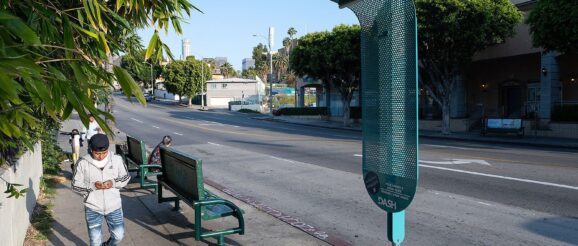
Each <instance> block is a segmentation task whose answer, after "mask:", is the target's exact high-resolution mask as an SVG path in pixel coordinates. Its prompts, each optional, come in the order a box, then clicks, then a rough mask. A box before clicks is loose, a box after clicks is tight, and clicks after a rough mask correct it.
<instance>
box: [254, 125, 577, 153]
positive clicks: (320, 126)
mask: <svg viewBox="0 0 578 246" xmlns="http://www.w3.org/2000/svg"><path fill="white" fill-rule="evenodd" d="M252 119H256V120H267V121H274V122H282V123H287V124H294V125H302V126H311V127H319V128H327V129H337V130H347V131H356V132H361V129H354V128H345V127H335V126H323V125H316V124H309V123H302V122H291V121H286V120H282V119H275V118H273V117H268V118H264V117H261V118H258V117H253V118H252ZM419 137H420V138H426V139H442V140H455V141H464V142H476V143H495V144H511V145H519V146H529V147H550V148H563V149H578V145H577V146H568V145H562V144H556V143H536V142H518V141H510V140H499V139H477V138H463V137H455V136H453V137H452V136H436V135H428V134H419Z"/></svg>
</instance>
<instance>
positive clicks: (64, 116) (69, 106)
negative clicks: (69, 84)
mask: <svg viewBox="0 0 578 246" xmlns="http://www.w3.org/2000/svg"><path fill="white" fill-rule="evenodd" d="M73 108H74V107H73V106H72V104H71V103H67V104H66V107H65V108H64V112H62V119H64V120H65V119H68V117H69V116H70V114H71V113H72V109H73Z"/></svg>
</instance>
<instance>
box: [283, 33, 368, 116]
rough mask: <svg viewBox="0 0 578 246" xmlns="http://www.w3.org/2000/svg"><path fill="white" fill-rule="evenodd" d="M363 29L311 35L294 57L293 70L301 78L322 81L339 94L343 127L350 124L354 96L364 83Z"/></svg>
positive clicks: (304, 39) (291, 60)
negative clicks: (342, 108)
mask: <svg viewBox="0 0 578 246" xmlns="http://www.w3.org/2000/svg"><path fill="white" fill-rule="evenodd" d="M360 37H361V28H360V27H359V26H358V25H353V26H347V25H339V26H336V27H335V28H333V30H332V31H331V32H315V33H309V34H307V35H305V36H303V37H301V39H300V40H299V45H297V47H295V49H294V50H293V52H292V53H291V57H290V60H289V63H290V67H291V69H292V70H293V71H294V72H295V73H296V74H297V75H299V76H310V77H314V78H317V79H321V80H322V81H323V83H325V84H326V88H328V85H330V84H332V85H333V86H334V87H335V88H337V89H338V90H339V93H340V95H341V101H342V102H343V105H344V116H343V123H344V124H345V125H348V124H349V113H350V107H349V104H350V103H351V99H352V98H353V93H354V91H355V90H357V88H358V87H359V83H360V79H361V58H360V56H361V46H360V43H361V41H360Z"/></svg>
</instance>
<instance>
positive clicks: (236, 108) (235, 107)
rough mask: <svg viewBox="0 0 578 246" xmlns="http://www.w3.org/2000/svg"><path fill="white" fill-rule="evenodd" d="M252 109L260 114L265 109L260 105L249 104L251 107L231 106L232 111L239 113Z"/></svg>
mask: <svg viewBox="0 0 578 246" xmlns="http://www.w3.org/2000/svg"><path fill="white" fill-rule="evenodd" d="M244 108H246V109H250V110H255V111H258V112H263V108H262V107H261V105H259V104H249V105H231V111H239V110H241V109H244Z"/></svg>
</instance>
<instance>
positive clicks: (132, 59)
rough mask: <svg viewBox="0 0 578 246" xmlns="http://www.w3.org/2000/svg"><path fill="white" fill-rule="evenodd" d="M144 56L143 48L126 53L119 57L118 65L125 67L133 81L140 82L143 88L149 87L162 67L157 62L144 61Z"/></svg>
mask: <svg viewBox="0 0 578 246" xmlns="http://www.w3.org/2000/svg"><path fill="white" fill-rule="evenodd" d="M144 57H145V50H144V49H141V50H137V51H134V52H133V53H127V54H125V55H123V56H122V57H121V63H120V66H121V67H122V68H124V69H126V71H127V72H128V73H129V74H130V75H131V77H132V78H133V79H134V80H135V81H137V82H140V83H142V84H143V85H144V87H145V88H151V87H152V86H153V85H152V81H153V79H155V78H157V77H158V76H159V75H160V74H161V73H162V67H161V66H160V64H159V63H155V62H152V63H151V62H150V61H145V60H144ZM151 64H152V68H151ZM151 69H152V71H151ZM151 76H152V77H151Z"/></svg>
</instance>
